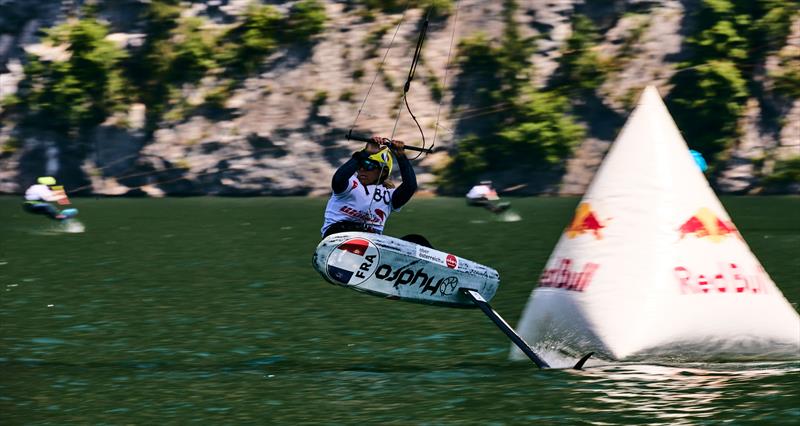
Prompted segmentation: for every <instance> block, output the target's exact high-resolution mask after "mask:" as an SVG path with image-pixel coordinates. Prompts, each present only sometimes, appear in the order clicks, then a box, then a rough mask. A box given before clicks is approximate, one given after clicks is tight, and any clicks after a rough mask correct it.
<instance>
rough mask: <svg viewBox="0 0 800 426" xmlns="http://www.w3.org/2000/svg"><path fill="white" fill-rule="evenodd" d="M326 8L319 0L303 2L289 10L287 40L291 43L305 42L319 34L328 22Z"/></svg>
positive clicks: (305, 0)
mask: <svg viewBox="0 0 800 426" xmlns="http://www.w3.org/2000/svg"><path fill="white" fill-rule="evenodd" d="M327 19H328V18H327V16H326V15H325V6H324V5H323V4H321V3H320V2H319V1H317V0H301V1H299V2H297V3H295V4H294V5H293V6H292V8H291V9H290V10H289V16H288V18H287V19H286V27H287V29H286V35H285V38H286V40H287V41H289V42H304V41H307V40H309V39H310V38H311V37H312V36H314V35H316V34H319V33H321V32H322V30H323V29H324V27H325V21H326V20H327Z"/></svg>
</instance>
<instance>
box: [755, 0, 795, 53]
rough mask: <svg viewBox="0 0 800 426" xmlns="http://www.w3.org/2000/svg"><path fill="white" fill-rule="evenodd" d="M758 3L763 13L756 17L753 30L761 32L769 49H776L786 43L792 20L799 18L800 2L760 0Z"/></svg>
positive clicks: (761, 37)
mask: <svg viewBox="0 0 800 426" xmlns="http://www.w3.org/2000/svg"><path fill="white" fill-rule="evenodd" d="M756 4H757V5H758V6H759V7H760V8H761V9H762V11H763V15H762V16H761V17H759V18H757V19H756V21H755V23H754V24H755V25H754V27H753V30H754V31H755V32H757V33H758V34H759V42H763V43H764V44H765V46H766V47H767V48H768V49H767V50H768V51H774V50H777V49H779V48H781V46H783V45H784V43H786V38H787V37H788V36H789V33H790V31H791V25H792V21H793V20H794V19H797V18H798V13H800V3H798V2H796V1H794V2H792V1H785V0H758V1H757V2H756Z"/></svg>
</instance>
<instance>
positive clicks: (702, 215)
mask: <svg viewBox="0 0 800 426" xmlns="http://www.w3.org/2000/svg"><path fill="white" fill-rule="evenodd" d="M678 232H680V234H681V238H680V239H683V237H685V236H687V235H694V236H695V237H696V238H707V239H708V240H709V241H711V242H713V243H718V242H720V241H722V240H724V239H725V238H726V237H728V236H730V235H736V234H737V231H736V227H735V226H733V222H731V221H724V220H722V219H720V218H719V217H718V216H717V215H715V214H714V212H712V211H711V210H710V209H708V208H706V207H703V208H701V209H700V210H698V211H697V213H695V214H694V215H693V216H692V217H690V218H689V219H688V220H686V222H684V223H683V225H681V226H680V227H679V228H678Z"/></svg>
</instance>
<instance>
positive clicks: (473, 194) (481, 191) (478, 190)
mask: <svg viewBox="0 0 800 426" xmlns="http://www.w3.org/2000/svg"><path fill="white" fill-rule="evenodd" d="M467 205H469V206H478V207H485V208H486V209H487V210H489V211H490V212H492V213H502V212H504V211H506V210H508V208H509V207H511V203H508V202H500V197H499V196H498V195H497V191H496V190H495V189H494V187H492V181H490V180H484V181H481V182H480V183H479V184H477V185H475V186H473V187H472V188H471V189H470V190H469V192H467Z"/></svg>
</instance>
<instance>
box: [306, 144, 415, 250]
mask: <svg viewBox="0 0 800 426" xmlns="http://www.w3.org/2000/svg"><path fill="white" fill-rule="evenodd" d="M392 154H394V157H395V158H396V159H397V165H398V167H399V168H400V176H401V177H402V179H403V182H402V183H401V184H400V186H398V187H396V188H395V185H394V183H393V182H392V181H391V180H390V179H389V174H390V173H391V171H392V165H393V163H394V161H393V159H392ZM331 189H332V190H333V194H331V198H330V200H328V205H327V207H326V208H325V222H324V223H323V225H322V236H323V238H324V237H327V236H328V235H331V234H335V233H338V232H348V231H361V232H372V233H377V234H382V233H383V228H384V226H385V225H386V220H387V219H388V218H389V214H390V213H391V212H393V211H397V210H400V208H402V207H403V206H404V205H405V204H406V203H407V202H408V201H409V200H410V199H411V196H412V195H414V192H416V190H417V177H416V175H415V174H414V168H413V167H412V166H411V162H410V161H409V160H408V158H406V154H405V144H404V143H403V142H402V141H393V140H389V139H384V138H381V137H378V136H375V137H373V138H372V140H370V141H369V142H367V144H366V146H365V147H364V149H363V150H361V151H357V152H355V153H353V155H352V157H351V158H350V159H349V160H348V161H347V162H346V163H344V164H342V165H341V166H340V167H339V169H337V170H336V173H334V175H333V179H332V180H331ZM404 239H405V237H404ZM412 242H416V241H412ZM425 242H426V243H427V241H425ZM426 245H427V244H426Z"/></svg>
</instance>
